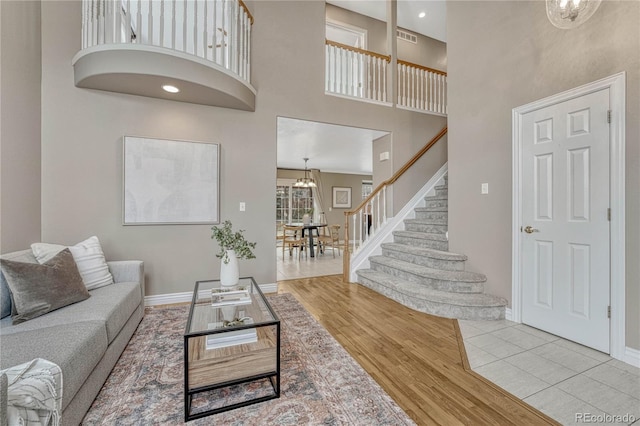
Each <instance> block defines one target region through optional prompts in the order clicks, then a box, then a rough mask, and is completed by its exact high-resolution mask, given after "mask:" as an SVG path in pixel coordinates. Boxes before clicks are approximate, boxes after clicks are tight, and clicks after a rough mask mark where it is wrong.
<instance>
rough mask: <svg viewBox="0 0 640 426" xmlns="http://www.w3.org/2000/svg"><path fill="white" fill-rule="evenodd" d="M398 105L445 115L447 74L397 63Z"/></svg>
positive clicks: (415, 65) (420, 66) (404, 62)
mask: <svg viewBox="0 0 640 426" xmlns="http://www.w3.org/2000/svg"><path fill="white" fill-rule="evenodd" d="M397 83H398V100H397V102H398V105H399V106H403V107H406V108H412V109H417V110H421V111H427V112H435V113H439V114H447V73H446V72H444V71H439V70H434V69H432V68H428V67H424V66H422V65H417V64H412V63H411V62H406V61H400V60H399V61H398V82H397Z"/></svg>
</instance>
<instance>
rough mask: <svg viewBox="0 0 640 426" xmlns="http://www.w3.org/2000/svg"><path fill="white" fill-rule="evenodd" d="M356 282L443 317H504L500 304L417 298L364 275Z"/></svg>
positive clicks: (412, 307) (416, 308) (412, 306)
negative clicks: (461, 302) (462, 302)
mask: <svg viewBox="0 0 640 426" xmlns="http://www.w3.org/2000/svg"><path fill="white" fill-rule="evenodd" d="M358 282H359V283H360V284H362V285H364V286H365V287H369V288H370V289H372V290H374V291H377V292H378V293H380V294H383V295H384V296H386V297H388V298H390V299H393V300H395V301H396V302H399V303H402V304H403V305H405V306H407V307H409V308H411V309H415V310H416V311H420V312H424V313H427V314H431V315H437V316H441V317H445V318H458V319H467V320H500V319H504V313H505V309H504V307H501V306H496V307H493V306H492V307H478V306H457V305H450V304H446V303H439V302H433V301H429V300H422V299H417V298H415V297H410V296H407V295H405V294H402V293H400V292H397V291H395V290H393V288H389V287H387V286H384V285H381V284H379V283H377V282H375V281H372V280H369V279H367V278H364V277H358Z"/></svg>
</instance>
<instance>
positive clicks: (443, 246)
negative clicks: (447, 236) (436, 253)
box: [394, 235, 449, 251]
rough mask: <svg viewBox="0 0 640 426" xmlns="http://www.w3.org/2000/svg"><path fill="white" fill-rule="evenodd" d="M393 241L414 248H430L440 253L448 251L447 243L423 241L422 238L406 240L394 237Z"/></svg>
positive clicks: (405, 238)
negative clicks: (440, 251)
mask: <svg viewBox="0 0 640 426" xmlns="http://www.w3.org/2000/svg"><path fill="white" fill-rule="evenodd" d="M394 241H395V242H396V243H400V244H408V245H410V246H414V247H424V248H432V249H436V250H442V251H447V250H449V243H448V242H447V241H434V240H425V239H422V238H407V237H401V236H398V235H396V236H394Z"/></svg>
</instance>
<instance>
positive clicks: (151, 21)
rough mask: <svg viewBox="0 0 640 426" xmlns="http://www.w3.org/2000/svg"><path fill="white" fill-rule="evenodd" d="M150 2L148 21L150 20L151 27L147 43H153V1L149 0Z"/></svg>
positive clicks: (148, 30)
mask: <svg viewBox="0 0 640 426" xmlns="http://www.w3.org/2000/svg"><path fill="white" fill-rule="evenodd" d="M148 3H149V16H148V17H147V18H148V21H149V27H148V28H147V37H148V39H147V44H150V45H153V44H154V42H153V1H150V2H148Z"/></svg>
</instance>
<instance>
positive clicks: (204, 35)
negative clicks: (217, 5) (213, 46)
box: [202, 0, 209, 59]
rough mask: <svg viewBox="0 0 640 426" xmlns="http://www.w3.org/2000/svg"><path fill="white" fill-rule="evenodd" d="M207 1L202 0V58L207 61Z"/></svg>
mask: <svg viewBox="0 0 640 426" xmlns="http://www.w3.org/2000/svg"><path fill="white" fill-rule="evenodd" d="M208 6H209V1H208V0H204V14H203V15H204V16H203V22H202V49H203V50H202V57H203V58H204V59H209V18H208V16H209V8H208Z"/></svg>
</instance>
